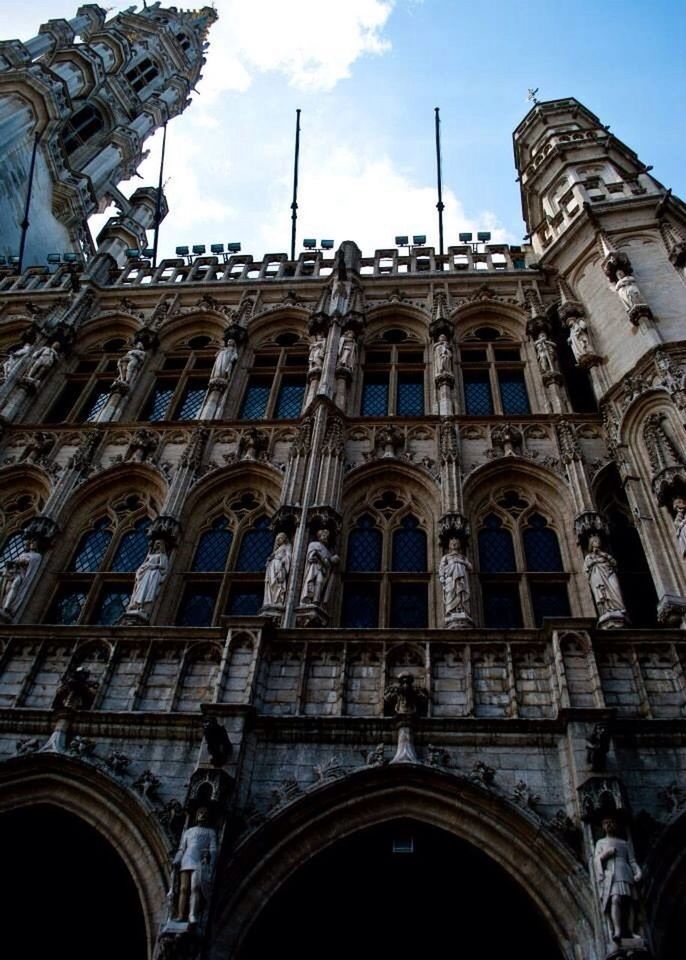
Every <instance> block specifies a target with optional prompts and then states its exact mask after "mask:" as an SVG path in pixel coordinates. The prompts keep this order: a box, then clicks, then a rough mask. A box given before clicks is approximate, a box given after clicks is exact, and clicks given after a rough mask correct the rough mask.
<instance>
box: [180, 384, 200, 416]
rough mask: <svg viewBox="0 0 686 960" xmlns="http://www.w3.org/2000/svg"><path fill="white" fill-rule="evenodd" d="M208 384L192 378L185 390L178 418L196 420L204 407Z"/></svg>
mask: <svg viewBox="0 0 686 960" xmlns="http://www.w3.org/2000/svg"><path fill="white" fill-rule="evenodd" d="M206 390H207V384H206V383H204V382H202V383H200V382H198V381H197V380H191V381H190V382H189V383H188V384H187V386H186V389H185V390H184V393H183V398H182V400H181V403H180V404H179V408H178V412H177V414H176V419H177V420H195V418H196V417H197V416H198V414H199V413H200V410H201V409H202V404H203V400H204V399H205V392H206Z"/></svg>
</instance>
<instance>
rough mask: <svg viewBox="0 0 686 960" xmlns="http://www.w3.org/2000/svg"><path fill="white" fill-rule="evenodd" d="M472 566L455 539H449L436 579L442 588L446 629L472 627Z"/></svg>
mask: <svg viewBox="0 0 686 960" xmlns="http://www.w3.org/2000/svg"><path fill="white" fill-rule="evenodd" d="M471 569H472V565H471V563H470V562H469V560H468V559H467V558H466V557H465V555H464V553H463V551H462V550H461V548H460V541H459V540H458V539H457V537H451V539H450V541H449V543H448V552H447V553H445V554H444V555H443V557H442V559H441V563H440V566H439V568H438V579H439V580H440V582H441V586H442V587H443V611H444V614H445V624H446V626H447V627H469V626H471V625H472V618H471V615H470V614H471V610H470V590H469V571H470V570H471Z"/></svg>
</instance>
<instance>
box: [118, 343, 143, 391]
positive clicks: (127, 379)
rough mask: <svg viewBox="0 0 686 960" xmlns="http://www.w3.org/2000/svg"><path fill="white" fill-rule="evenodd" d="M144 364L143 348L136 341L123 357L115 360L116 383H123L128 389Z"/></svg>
mask: <svg viewBox="0 0 686 960" xmlns="http://www.w3.org/2000/svg"><path fill="white" fill-rule="evenodd" d="M144 363H145V347H144V345H143V343H142V342H141V341H140V340H136V342H135V343H134V345H133V347H131V349H130V350H127V351H126V353H125V354H124V356H123V357H120V358H119V359H118V360H117V370H118V372H119V377H118V378H117V380H116V381H115V383H116V382H119V383H124V384H126V386H127V387H130V386H131V385H132V384H133V383H135V381H136V378H137V377H138V374H139V372H140V370H141V367H142V366H143V364H144Z"/></svg>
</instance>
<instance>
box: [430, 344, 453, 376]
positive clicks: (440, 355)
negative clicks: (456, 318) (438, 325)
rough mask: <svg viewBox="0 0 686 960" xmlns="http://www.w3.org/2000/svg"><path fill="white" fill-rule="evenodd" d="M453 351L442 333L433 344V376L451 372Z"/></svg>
mask: <svg viewBox="0 0 686 960" xmlns="http://www.w3.org/2000/svg"><path fill="white" fill-rule="evenodd" d="M452 360H453V351H452V350H451V349H450V344H449V343H448V338H447V337H446V335H445V334H444V333H442V334H441V335H440V336H439V338H438V340H437V341H436V343H435V344H434V377H438V376H440V375H441V374H445V373H452V372H453V371H452Z"/></svg>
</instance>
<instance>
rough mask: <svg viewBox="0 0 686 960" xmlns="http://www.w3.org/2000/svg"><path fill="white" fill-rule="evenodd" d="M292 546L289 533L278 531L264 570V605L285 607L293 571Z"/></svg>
mask: <svg viewBox="0 0 686 960" xmlns="http://www.w3.org/2000/svg"><path fill="white" fill-rule="evenodd" d="M308 554H309V550H308ZM291 556H292V547H291V542H290V540H289V539H288V535H287V534H285V533H283V532H281V533H277V535H276V539H275V540H274V550H273V552H272V554H271V556H270V557H269V559H268V560H267V566H266V568H265V572H264V606H265V607H283V605H284V604H285V602H286V588H287V586H288V577H289V574H290V572H291Z"/></svg>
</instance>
